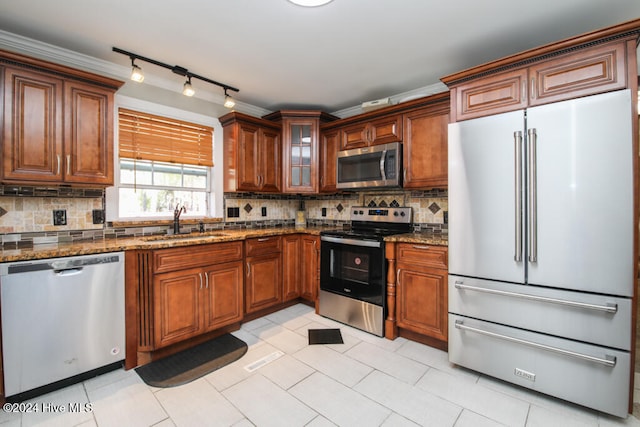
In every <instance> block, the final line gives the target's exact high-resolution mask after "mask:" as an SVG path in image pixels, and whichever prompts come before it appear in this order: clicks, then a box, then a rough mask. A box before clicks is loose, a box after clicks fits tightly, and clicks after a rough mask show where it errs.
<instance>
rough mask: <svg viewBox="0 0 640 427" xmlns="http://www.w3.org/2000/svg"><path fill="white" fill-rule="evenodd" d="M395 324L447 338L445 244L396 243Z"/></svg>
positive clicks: (419, 332)
mask: <svg viewBox="0 0 640 427" xmlns="http://www.w3.org/2000/svg"><path fill="white" fill-rule="evenodd" d="M396 261H397V265H396V277H397V283H396V284H395V287H396V299H395V318H396V322H397V327H398V328H401V329H406V330H408V331H412V332H415V333H417V334H420V335H423V336H426V337H429V338H433V339H436V340H438V341H441V342H444V343H446V342H447V305H448V299H447V248H446V247H444V246H429V245H419V244H411V243H398V244H397V246H396Z"/></svg>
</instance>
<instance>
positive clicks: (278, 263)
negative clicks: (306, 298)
mask: <svg viewBox="0 0 640 427" xmlns="http://www.w3.org/2000/svg"><path fill="white" fill-rule="evenodd" d="M281 246H282V239H281V237H280V236H272V237H265V238H254V239H247V240H246V241H245V262H246V271H245V274H246V276H245V304H244V309H245V313H253V312H255V311H258V310H262V309H264V308H268V307H271V306H273V305H276V304H280V303H281V302H282V259H281V254H282V249H281Z"/></svg>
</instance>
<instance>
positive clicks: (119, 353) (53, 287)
mask: <svg viewBox="0 0 640 427" xmlns="http://www.w3.org/2000/svg"><path fill="white" fill-rule="evenodd" d="M0 288H1V289H0V298H1V299H0V309H1V310H0V311H1V312H2V355H3V365H4V366H3V368H4V386H5V389H4V390H5V396H7V397H9V398H10V397H12V396H15V397H25V398H29V397H31V396H33V395H37V394H40V393H44V392H46V391H49V390H50V389H52V388H55V387H56V385H57V386H63V385H66V384H68V383H71V382H75V381H79V380H81V379H83V378H85V377H86V376H89V375H95V373H96V372H98V371H100V370H103V371H106V370H108V369H111V368H115V367H116V366H119V365H120V364H121V361H122V360H123V359H124V349H125V325H124V253H123V252H117V253H108V254H99V255H86V256H78V257H69V258H53V259H45V260H38V261H29V262H15V263H4V264H0ZM18 400H20V399H18Z"/></svg>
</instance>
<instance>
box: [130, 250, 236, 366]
mask: <svg viewBox="0 0 640 427" xmlns="http://www.w3.org/2000/svg"><path fill="white" fill-rule="evenodd" d="M242 259H243V250H242V242H240V241H237V242H223V243H212V244H204V245H193V246H185V247H177V248H168V249H156V250H148V251H145V250H143V251H135V253H132V254H129V255H128V256H127V265H128V267H127V271H128V273H127V274H128V276H127V282H128V283H129V284H128V285H127V286H134V287H135V291H134V292H133V293H132V295H135V298H136V300H137V301H136V310H135V312H136V314H135V317H136V318H135V320H134V319H131V322H130V324H135V325H137V327H136V334H137V339H136V342H135V346H136V350H137V351H138V352H153V351H156V350H159V349H163V348H165V347H168V346H170V345H173V344H178V343H181V342H184V341H186V340H189V339H192V338H196V337H199V336H201V335H203V334H206V333H207V332H211V331H214V330H216V329H220V328H223V327H225V326H229V325H233V324H235V323H238V324H239V323H240V322H241V321H242V318H243V301H244V286H243V272H244V268H243V267H244V265H243V262H242ZM129 303H130V302H128V304H129ZM128 339H129V338H128ZM127 358H129V356H127Z"/></svg>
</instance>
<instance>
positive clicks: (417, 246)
mask: <svg viewBox="0 0 640 427" xmlns="http://www.w3.org/2000/svg"><path fill="white" fill-rule="evenodd" d="M412 247H413V249H426V250H429V249H431V246H425V245H413V246H412Z"/></svg>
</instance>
